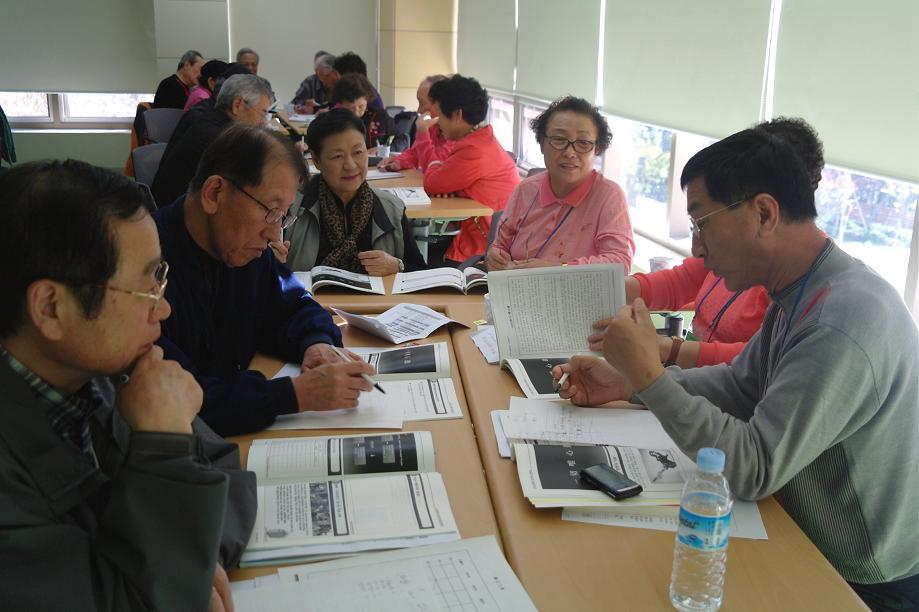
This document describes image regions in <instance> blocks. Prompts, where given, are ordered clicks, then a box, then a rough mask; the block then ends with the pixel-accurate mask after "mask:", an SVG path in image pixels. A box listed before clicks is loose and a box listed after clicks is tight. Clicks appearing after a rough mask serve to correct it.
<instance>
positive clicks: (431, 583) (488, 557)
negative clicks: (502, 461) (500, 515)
mask: <svg viewBox="0 0 919 612" xmlns="http://www.w3.org/2000/svg"><path fill="white" fill-rule="evenodd" d="M275 576H276V579H273V580H271V581H270V582H268V581H263V582H262V584H261V585H259V586H254V587H249V585H246V586H247V587H249V588H238V587H237V586H236V583H233V584H232V586H233V597H234V603H235V605H236V610H237V611H238V612H282V611H283V612H287V611H300V610H322V611H323V612H351V611H353V610H405V611H408V612H435V611H442V612H449V611H451V610H470V611H473V610H474V611H476V612H530V611H535V610H536V608H535V607H534V606H533V603H532V601H531V600H530V598H529V596H528V595H527V593H526V591H525V590H524V589H523V586H522V585H521V584H520V581H519V580H518V579H517V577H516V576H515V575H514V572H513V571H512V570H511V568H510V566H509V565H508V563H507V561H505V559H504V557H503V556H502V554H501V551H500V549H499V548H498V543H497V542H496V541H495V539H494V537H493V536H485V537H480V538H470V539H465V540H459V541H457V542H450V543H447V544H435V545H432V546H424V547H420V548H412V549H409V550H399V551H391V552H383V553H374V554H369V555H362V556H360V557H355V558H351V559H340V560H337V561H328V562H325V563H312V564H309V565H302V566H293V567H284V568H281V569H280V570H278V574H276V575H275Z"/></svg>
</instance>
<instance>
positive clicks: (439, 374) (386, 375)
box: [348, 342, 450, 380]
mask: <svg viewBox="0 0 919 612" xmlns="http://www.w3.org/2000/svg"><path fill="white" fill-rule="evenodd" d="M348 350H349V351H351V352H352V353H356V354H358V355H360V356H361V357H362V358H363V359H364V361H366V362H368V363H369V364H370V365H372V366H373V367H374V368H375V369H376V371H377V373H376V375H375V376H374V377H373V378H374V380H418V379H430V378H449V377H450V351H449V349H448V348H447V343H446V342H434V343H433V344H419V345H415V346H400V347H397V348H390V349H384V348H375V347H374V348H371V347H354V346H351V347H348Z"/></svg>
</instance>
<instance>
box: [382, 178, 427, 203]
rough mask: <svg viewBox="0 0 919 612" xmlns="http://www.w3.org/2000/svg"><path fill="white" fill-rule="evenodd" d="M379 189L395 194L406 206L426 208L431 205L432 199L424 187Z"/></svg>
mask: <svg viewBox="0 0 919 612" xmlns="http://www.w3.org/2000/svg"><path fill="white" fill-rule="evenodd" d="M387 178H388V177H387ZM379 189H380V191H388V192H389V193H391V194H393V195H394V196H396V197H397V198H399V199H400V200H402V203H403V204H405V205H406V206H424V205H425V204H430V203H431V197H430V196H429V195H428V194H427V193H425V191H424V187H380V188H379Z"/></svg>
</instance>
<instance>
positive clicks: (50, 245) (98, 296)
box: [0, 159, 155, 338]
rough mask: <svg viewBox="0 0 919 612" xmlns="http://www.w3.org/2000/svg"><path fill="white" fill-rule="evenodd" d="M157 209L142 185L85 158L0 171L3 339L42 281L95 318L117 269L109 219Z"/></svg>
mask: <svg viewBox="0 0 919 612" xmlns="http://www.w3.org/2000/svg"><path fill="white" fill-rule="evenodd" d="M154 208H155V206H154V204H153V198H152V197H151V196H150V191H149V190H148V189H147V188H146V187H145V186H144V185H141V184H140V183H135V182H134V181H133V180H131V179H129V178H128V177H126V176H123V175H121V174H117V173H115V172H112V171H111V170H106V169H104V168H97V167H95V166H91V165H90V164H87V163H86V162H82V161H77V160H72V159H68V160H66V161H57V160H54V161H50V160H49V161H36V162H31V163H27V164H22V165H20V166H17V167H15V168H13V169H11V170H9V171H7V172H4V173H3V174H0V286H2V287H3V291H2V292H0V295H2V297H0V338H6V337H9V336H11V335H13V334H15V333H16V332H17V331H19V329H20V328H21V326H22V324H23V323H24V321H25V316H26V313H25V299H26V290H27V288H28V287H29V285H30V284H32V283H33V282H35V281H37V280H39V279H50V280H54V281H57V282H60V283H63V284H64V285H66V286H67V287H68V288H69V289H70V291H71V292H72V293H73V294H74V296H75V297H76V298H77V300H78V302H79V303H80V306H81V307H82V309H83V313H84V315H85V316H86V318H87V319H93V318H95V317H97V316H98V315H99V313H100V312H101V310H102V304H103V300H104V298H105V286H106V285H107V284H108V282H109V280H111V278H112V276H114V275H115V272H116V271H117V268H118V258H119V253H118V245H117V243H116V238H115V235H114V233H113V231H112V220H126V219H133V218H135V216H137V215H138V213H140V212H141V211H145V212H143V214H146V213H149V212H151V211H153V209H154Z"/></svg>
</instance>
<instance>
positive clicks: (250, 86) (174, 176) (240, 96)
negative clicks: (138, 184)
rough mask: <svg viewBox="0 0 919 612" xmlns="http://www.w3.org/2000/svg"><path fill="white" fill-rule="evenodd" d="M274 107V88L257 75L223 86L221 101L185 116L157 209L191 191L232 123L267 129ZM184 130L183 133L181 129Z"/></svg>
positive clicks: (159, 180)
mask: <svg viewBox="0 0 919 612" xmlns="http://www.w3.org/2000/svg"><path fill="white" fill-rule="evenodd" d="M272 104H274V94H273V93H272V91H271V84H270V83H269V82H268V81H266V80H265V79H263V78H261V77H257V76H255V75H254V74H240V75H235V76H231V77H230V78H228V79H227V80H226V81H225V82H224V83H223V84H222V85H221V86H220V92H219V93H218V94H217V101H216V102H215V103H214V105H213V106H211V105H210V104H198V105H195V106H194V107H193V108H192V109H191V110H189V111H188V112H187V113H185V114H184V115H183V116H182V118H181V119H180V120H179V125H177V126H176V132H178V134H175V133H174V134H173V137H172V138H170V139H169V144H167V145H166V150H165V151H163V157H162V159H161V160H160V166H159V168H158V169H157V171H156V176H155V177H153V184H152V185H151V186H150V191H152V192H153V198H154V199H155V200H156V203H157V205H159V206H166V205H167V204H171V203H172V202H173V201H174V200H175V199H176V198H177V197H179V196H180V195H182V194H183V193H185V192H186V191H188V183H189V181H191V178H192V176H194V174H195V168H197V167H198V161H199V160H200V159H201V156H202V155H203V154H204V150H205V149H206V148H207V147H208V145H210V144H211V143H212V142H214V140H215V139H216V138H217V135H218V134H220V132H221V131H223V129H224V128H226V127H227V125H229V124H230V123H232V122H240V123H247V124H250V125H264V124H265V122H266V121H267V113H268V110H269V109H270V108H271V105H272ZM180 128H181V129H180Z"/></svg>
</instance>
